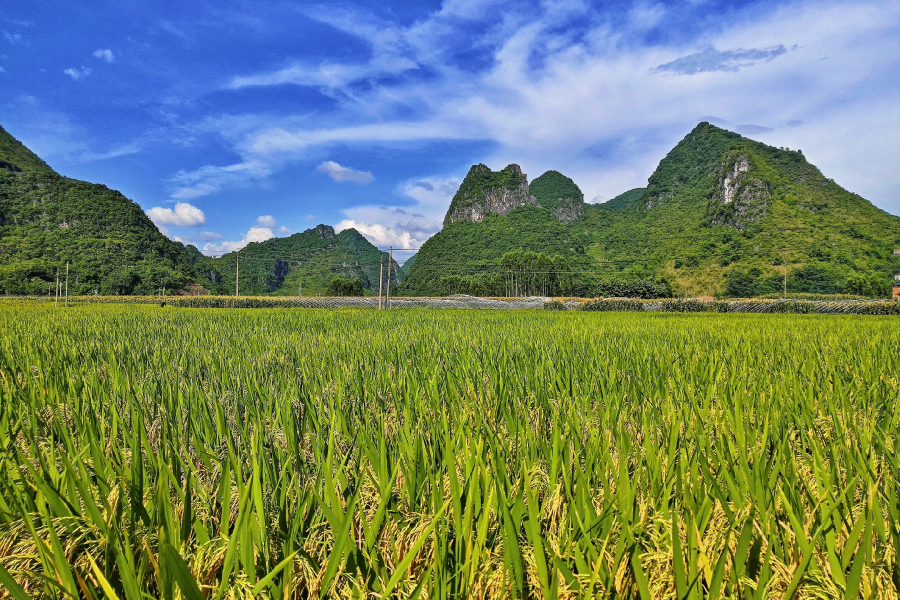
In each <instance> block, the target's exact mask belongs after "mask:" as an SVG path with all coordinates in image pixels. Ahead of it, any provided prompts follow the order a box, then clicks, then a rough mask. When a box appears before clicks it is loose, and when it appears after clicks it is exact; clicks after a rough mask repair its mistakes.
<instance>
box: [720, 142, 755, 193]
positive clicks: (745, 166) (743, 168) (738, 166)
mask: <svg viewBox="0 0 900 600" xmlns="http://www.w3.org/2000/svg"><path fill="white" fill-rule="evenodd" d="M749 170H750V160H749V159H748V158H747V156H746V155H744V154H741V155H740V156H738V157H737V160H735V161H734V166H733V167H732V168H731V170H729V171H727V172H725V174H724V177H723V176H722V175H721V174H720V175H719V179H720V180H721V184H720V186H721V193H722V195H721V199H722V202H724V203H725V204H731V202H732V201H733V200H734V194H735V192H737V189H738V186H739V185H740V183H741V173H746V172H747V171H749Z"/></svg>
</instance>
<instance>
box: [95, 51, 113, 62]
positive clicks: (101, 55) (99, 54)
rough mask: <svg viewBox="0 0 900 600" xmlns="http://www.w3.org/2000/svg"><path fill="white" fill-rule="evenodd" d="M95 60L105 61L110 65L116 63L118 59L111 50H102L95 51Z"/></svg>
mask: <svg viewBox="0 0 900 600" xmlns="http://www.w3.org/2000/svg"><path fill="white" fill-rule="evenodd" d="M94 58H97V59H100V60H105V61H106V62H108V63H112V62H116V57H115V55H114V54H113V51H112V50H110V49H109V48H106V49H100V50H95V51H94Z"/></svg>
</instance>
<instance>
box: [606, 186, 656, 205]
mask: <svg viewBox="0 0 900 600" xmlns="http://www.w3.org/2000/svg"><path fill="white" fill-rule="evenodd" d="M646 191H647V188H634V189H633V190H628V191H627V192H625V193H622V194H619V195H618V196H616V197H615V198H612V199H610V200H607V201H606V202H604V203H602V204H600V205H599V206H600V207H601V208H611V209H613V210H622V209H623V208H628V207H629V206H631V205H632V204H634V203H635V202H637V201H638V200H640V199H641V198H643V197H644V192H646Z"/></svg>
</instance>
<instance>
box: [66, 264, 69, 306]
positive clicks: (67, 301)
mask: <svg viewBox="0 0 900 600" xmlns="http://www.w3.org/2000/svg"><path fill="white" fill-rule="evenodd" d="M66 308H69V261H66Z"/></svg>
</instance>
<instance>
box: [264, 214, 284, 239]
mask: <svg viewBox="0 0 900 600" xmlns="http://www.w3.org/2000/svg"><path fill="white" fill-rule="evenodd" d="M276 223H277V221H276V220H275V217H273V216H272V215H260V216H259V217H256V224H257V225H259V226H260V227H268V228H269V229H272V230H273V231H274V232H275V233H277V234H279V235H288V234H290V233H291V230H290V229H288V228H287V227H285V226H284V225H279V226H278V227H275V224H276Z"/></svg>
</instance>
